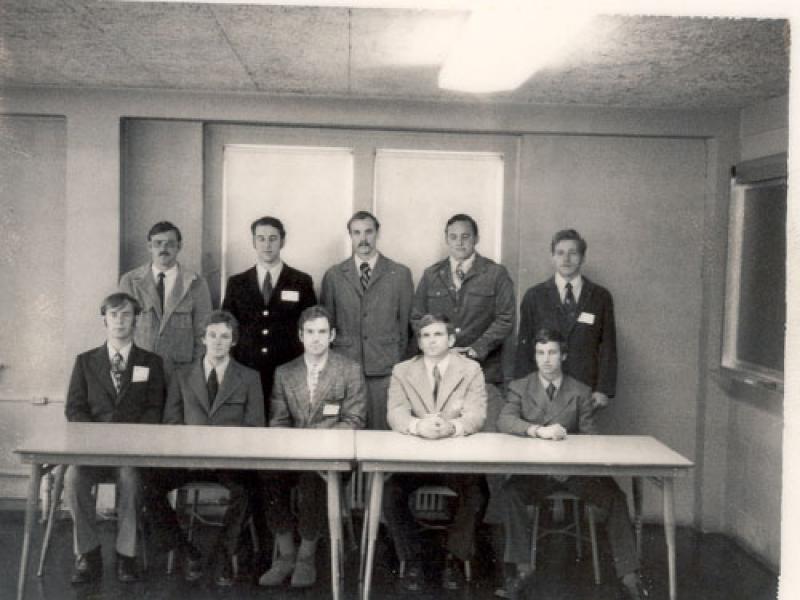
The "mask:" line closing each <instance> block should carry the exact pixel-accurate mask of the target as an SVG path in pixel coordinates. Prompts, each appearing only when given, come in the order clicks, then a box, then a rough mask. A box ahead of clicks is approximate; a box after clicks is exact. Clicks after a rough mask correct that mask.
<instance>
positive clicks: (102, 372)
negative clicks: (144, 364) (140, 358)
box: [91, 344, 130, 404]
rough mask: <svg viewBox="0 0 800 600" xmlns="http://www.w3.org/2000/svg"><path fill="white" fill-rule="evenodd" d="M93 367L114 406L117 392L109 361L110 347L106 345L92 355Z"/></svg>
mask: <svg viewBox="0 0 800 600" xmlns="http://www.w3.org/2000/svg"><path fill="white" fill-rule="evenodd" d="M129 358H130V357H129ZM128 362H130V360H129V361H128ZM91 365H92V371H94V375H95V377H97V379H98V381H100V384H101V385H102V386H103V389H104V390H105V391H106V393H107V394H108V398H109V400H111V403H112V404H114V403H116V399H117V390H116V388H115V387H114V380H113V379H111V361H110V360H109V359H108V346H107V345H106V344H103V345H102V346H100V347H99V348H97V350H95V352H94V353H93V354H92V360H91Z"/></svg>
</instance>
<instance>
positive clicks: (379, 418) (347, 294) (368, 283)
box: [320, 210, 414, 429]
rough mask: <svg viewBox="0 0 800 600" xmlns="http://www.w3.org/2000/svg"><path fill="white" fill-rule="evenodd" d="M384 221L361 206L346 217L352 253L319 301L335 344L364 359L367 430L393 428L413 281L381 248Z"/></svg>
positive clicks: (330, 274)
mask: <svg viewBox="0 0 800 600" xmlns="http://www.w3.org/2000/svg"><path fill="white" fill-rule="evenodd" d="M379 229H380V223H379V222H378V219H376V218H375V216H374V215H373V214H372V213H369V212H367V211H363V210H361V211H358V212H357V213H355V214H354V215H353V216H352V217H351V218H350V220H349V221H348V222H347V231H348V233H349V234H350V240H351V242H352V246H353V255H352V256H351V257H350V258H348V259H347V260H345V261H343V262H341V263H339V264H337V265H334V266H332V267H331V268H330V269H328V271H327V273H325V277H324V278H323V279H322V292H321V294H320V295H321V299H320V302H321V304H322V305H323V306H325V308H326V309H327V310H328V312H330V314H331V317H332V319H333V322H332V323H331V325H332V326H333V327H334V328H335V329H336V334H337V335H336V339H335V340H334V341H333V347H334V348H335V349H336V350H337V351H338V352H340V353H341V354H343V355H345V356H347V357H348V358H350V359H352V360H355V361H357V362H358V363H360V364H361V368H362V370H363V372H364V377H365V379H366V383H367V397H368V399H369V402H368V411H367V429H388V428H389V427H388V425H387V424H386V394H387V391H388V389H389V378H390V376H391V374H392V367H393V366H394V365H395V364H396V363H398V362H400V361H401V360H402V359H403V357H404V356H405V352H406V347H407V346H408V324H409V316H410V313H411V302H412V299H413V295H414V284H413V282H412V280H411V271H410V270H409V269H408V267H406V266H405V265H402V264H400V263H397V262H394V261H393V260H391V259H389V258H387V257H386V256H384V255H383V254H381V253H379V252H378V248H377V243H378V233H379Z"/></svg>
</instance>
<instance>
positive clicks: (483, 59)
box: [439, 0, 594, 93]
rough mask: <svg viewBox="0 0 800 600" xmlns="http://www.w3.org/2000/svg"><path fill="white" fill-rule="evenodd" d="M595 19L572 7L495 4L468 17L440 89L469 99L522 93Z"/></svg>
mask: <svg viewBox="0 0 800 600" xmlns="http://www.w3.org/2000/svg"><path fill="white" fill-rule="evenodd" d="M593 16H594V13H593V12H592V11H590V10H588V9H587V8H586V7H585V6H578V5H577V4H573V3H568V2H558V0H555V1H554V2H553V1H550V2H530V1H526V0H497V1H495V2H492V3H491V4H482V5H480V6H479V7H478V8H476V9H475V10H474V11H473V12H472V14H471V15H470V17H469V20H468V21H467V23H466V25H465V26H464V30H463V31H462V34H461V36H460V37H459V38H458V40H457V41H456V43H455V45H454V46H453V48H452V50H451V51H450V54H449V55H448V57H447V60H446V61H445V63H444V65H443V66H442V70H441V71H440V72H439V87H440V88H443V89H447V90H455V91H460V92H471V93H491V92H504V91H510V90H514V89H516V88H518V87H519V86H520V85H522V84H523V83H524V82H525V81H527V80H528V79H529V78H530V77H531V75H532V74H533V73H535V72H536V71H538V70H539V69H541V68H542V67H543V66H545V65H547V64H549V63H551V62H553V61H554V60H555V59H557V58H558V57H559V54H560V53H561V52H562V51H563V50H564V49H565V48H567V47H568V46H569V44H570V42H571V41H572V40H573V39H574V38H575V37H576V36H577V34H578V33H580V31H581V29H583V27H584V26H585V25H586V24H587V23H588V22H589V21H590V20H591V19H592V17H593Z"/></svg>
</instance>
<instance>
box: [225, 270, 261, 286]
mask: <svg viewBox="0 0 800 600" xmlns="http://www.w3.org/2000/svg"><path fill="white" fill-rule="evenodd" d="M255 270H256V268H255V267H254V266H253V267H250V268H249V269H245V270H244V271H240V272H239V273H234V274H233V275H231V276H230V277H229V278H228V285H231V284H241V283H244V282H245V281H247V278H248V277H250V276H252V274H253V272H254V271H255Z"/></svg>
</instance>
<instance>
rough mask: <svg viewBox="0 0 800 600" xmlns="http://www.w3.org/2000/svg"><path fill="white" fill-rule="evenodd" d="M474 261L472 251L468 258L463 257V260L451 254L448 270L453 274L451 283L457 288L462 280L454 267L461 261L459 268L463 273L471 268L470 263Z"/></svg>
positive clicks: (456, 267)
mask: <svg viewBox="0 0 800 600" xmlns="http://www.w3.org/2000/svg"><path fill="white" fill-rule="evenodd" d="M474 262H475V253H474V252H473V253H472V255H470V257H469V258H465V259H464V260H456V259H455V258H453V257H452V256H451V257H450V272H451V273H452V274H453V285H454V286H456V289H457V290H460V289H461V284H462V281H461V280H460V279H459V278H458V275H456V269H458V265H459V263H461V270H462V271H464V275H466V274H467V273H469V270H470V269H471V268H472V264H473V263H474Z"/></svg>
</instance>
